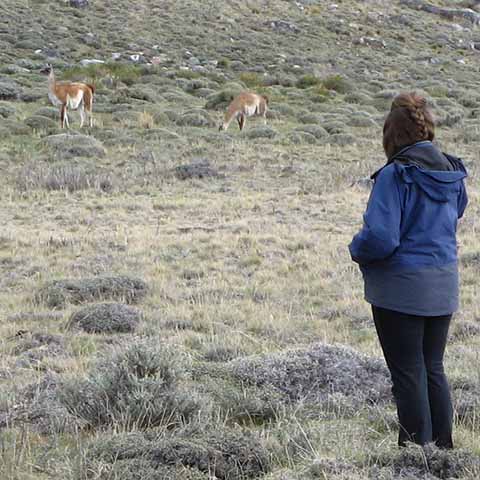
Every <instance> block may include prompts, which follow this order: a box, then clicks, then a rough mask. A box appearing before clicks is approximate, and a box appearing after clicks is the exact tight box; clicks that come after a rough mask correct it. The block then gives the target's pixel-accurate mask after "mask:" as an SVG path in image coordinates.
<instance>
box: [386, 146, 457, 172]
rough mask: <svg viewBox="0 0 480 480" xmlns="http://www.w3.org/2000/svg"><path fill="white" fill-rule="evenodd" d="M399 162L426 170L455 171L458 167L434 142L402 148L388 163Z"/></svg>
mask: <svg viewBox="0 0 480 480" xmlns="http://www.w3.org/2000/svg"><path fill="white" fill-rule="evenodd" d="M392 162H397V163H403V164H405V165H416V166H417V167H420V168H423V169H425V170H440V171H453V170H456V169H457V168H456V165H455V164H453V163H452V162H451V161H450V160H449V155H445V154H444V153H442V152H441V151H440V149H439V148H438V147H437V146H436V145H434V144H433V143H432V142H430V141H428V140H425V141H422V142H417V143H414V144H413V145H409V146H408V147H405V148H402V150H400V151H399V152H398V153H396V154H395V155H394V156H393V157H392V158H390V159H389V161H388V163H392Z"/></svg>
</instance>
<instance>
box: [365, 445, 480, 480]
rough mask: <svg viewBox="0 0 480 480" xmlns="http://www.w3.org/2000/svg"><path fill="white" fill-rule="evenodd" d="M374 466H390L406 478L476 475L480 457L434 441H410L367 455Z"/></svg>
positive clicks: (476, 476)
mask: <svg viewBox="0 0 480 480" xmlns="http://www.w3.org/2000/svg"><path fill="white" fill-rule="evenodd" d="M370 461H371V463H372V464H373V465H375V467H378V466H379V467H390V468H391V470H393V473H394V474H395V475H400V474H402V475H405V476H406V475H408V476H409V478H424V476H426V475H428V474H431V475H433V476H434V478H440V479H445V480H446V479H453V478H458V479H460V478H478V475H480V457H478V456H477V455H474V454H472V453H470V452H467V451H465V450H442V449H439V448H436V447H435V446H433V445H427V446H425V447H423V448H422V447H420V446H418V445H413V444H411V445H409V446H408V447H407V448H402V449H401V450H398V451H397V452H395V453H394V454H392V452H391V451H388V452H380V453H374V454H373V455H372V457H371V459H370Z"/></svg>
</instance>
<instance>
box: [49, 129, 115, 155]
mask: <svg viewBox="0 0 480 480" xmlns="http://www.w3.org/2000/svg"><path fill="white" fill-rule="evenodd" d="M42 142H43V144H44V145H45V146H46V147H47V148H48V149H49V150H50V151H51V152H52V153H53V155H54V157H55V158H57V159H62V160H65V159H69V158H73V157H97V158H103V157H104V156H105V154H106V150H105V148H104V147H103V145H102V144H101V143H100V142H99V141H98V140H97V139H95V138H94V137H91V136H88V135H73V134H69V133H60V134H58V135H50V136H48V137H46V138H44V139H43V140H42Z"/></svg>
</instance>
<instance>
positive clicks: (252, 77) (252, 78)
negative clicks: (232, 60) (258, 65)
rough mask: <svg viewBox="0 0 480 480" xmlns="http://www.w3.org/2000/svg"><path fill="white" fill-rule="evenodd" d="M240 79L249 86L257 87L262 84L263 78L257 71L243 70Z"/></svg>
mask: <svg viewBox="0 0 480 480" xmlns="http://www.w3.org/2000/svg"><path fill="white" fill-rule="evenodd" d="M240 81H241V82H243V83H244V84H245V85H246V86H247V87H248V88H256V87H260V86H262V85H263V84H264V83H263V78H262V76H261V75H259V74H258V73H256V72H243V73H241V74H240Z"/></svg>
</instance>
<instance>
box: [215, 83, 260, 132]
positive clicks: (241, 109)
mask: <svg viewBox="0 0 480 480" xmlns="http://www.w3.org/2000/svg"><path fill="white" fill-rule="evenodd" d="M267 107H268V97H267V96H265V95H259V94H258V93H253V92H243V93H241V94H240V95H238V96H237V97H235V98H234V99H233V100H232V102H231V103H230V105H229V106H228V108H227V112H226V113H225V120H224V122H223V123H222V124H221V125H220V127H219V130H226V129H227V128H228V126H229V125H230V122H231V121H232V120H234V119H236V120H237V122H238V126H239V127H240V130H243V127H244V126H245V120H246V117H252V116H261V117H263V123H264V124H266V123H267Z"/></svg>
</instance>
